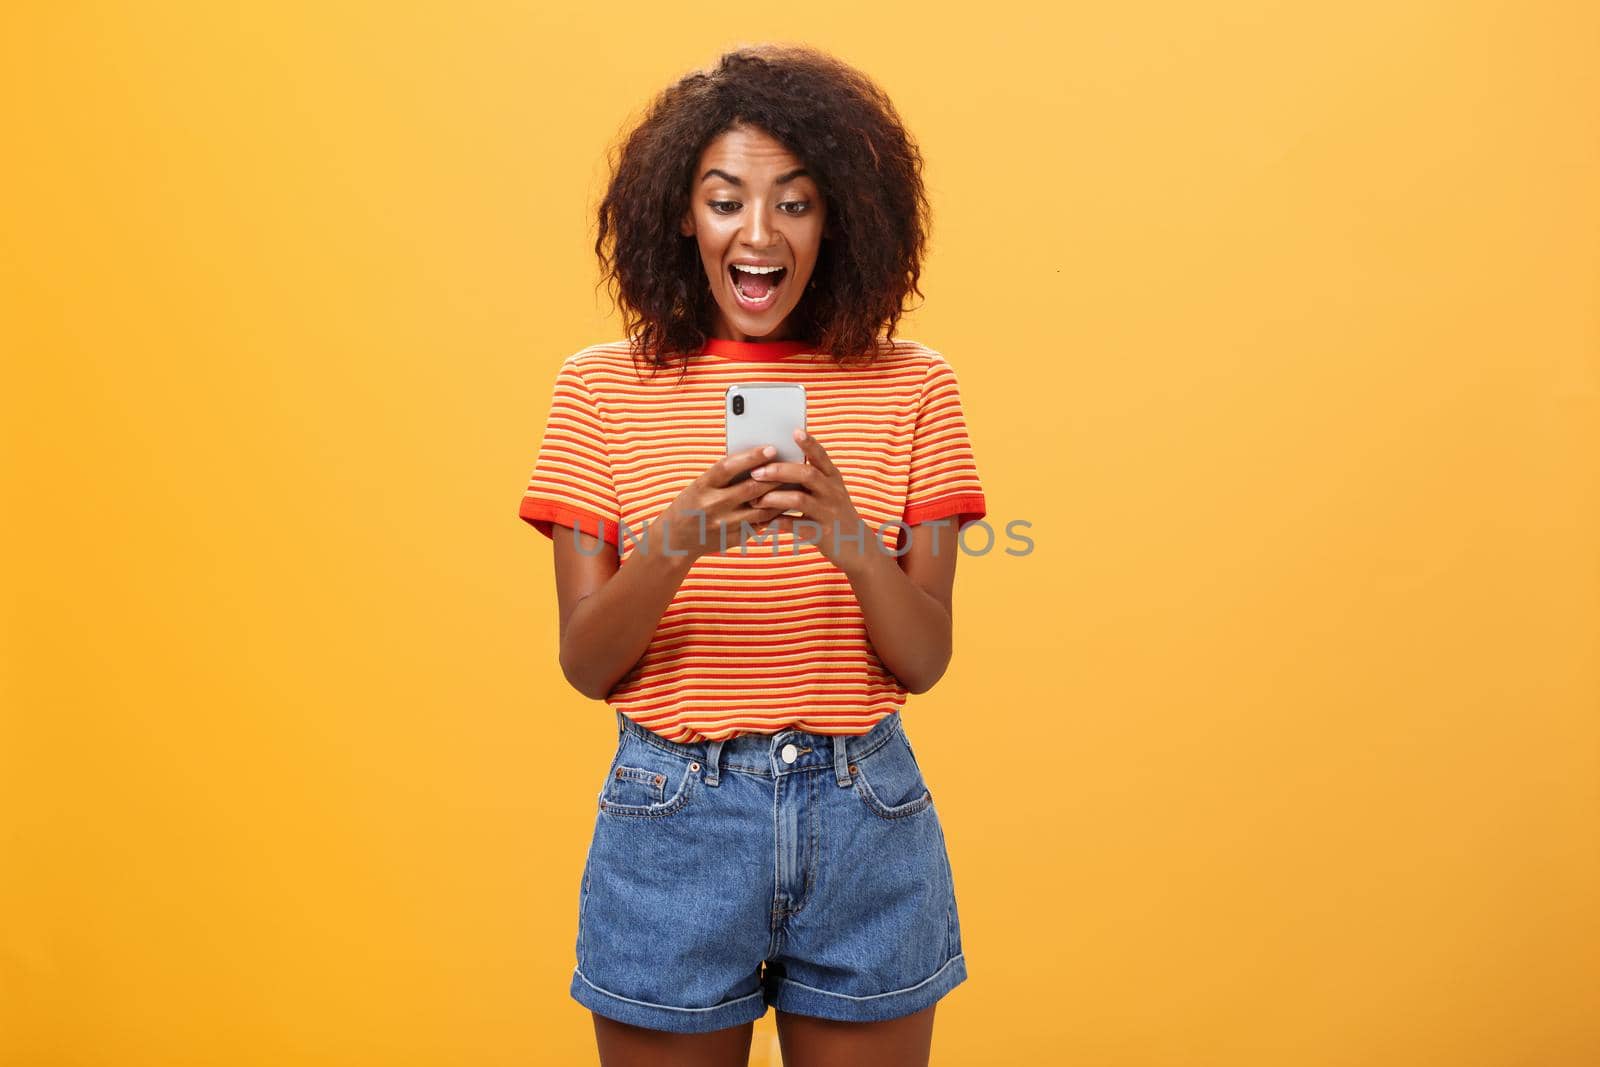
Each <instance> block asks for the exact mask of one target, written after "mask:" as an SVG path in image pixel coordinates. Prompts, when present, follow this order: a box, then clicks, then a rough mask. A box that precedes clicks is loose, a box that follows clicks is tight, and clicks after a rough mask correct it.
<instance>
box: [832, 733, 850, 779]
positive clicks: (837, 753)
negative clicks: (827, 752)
mask: <svg viewBox="0 0 1600 1067" xmlns="http://www.w3.org/2000/svg"><path fill="white" fill-rule="evenodd" d="M845 737H846V735H845V734H834V735H833V777H834V780H835V781H837V782H838V783H839V785H841V786H844V787H848V786H849V785H850V755H849V753H848V752H847V751H846V749H847V748H848V747H849V745H848V742H846V741H845Z"/></svg>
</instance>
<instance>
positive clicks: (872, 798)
mask: <svg viewBox="0 0 1600 1067" xmlns="http://www.w3.org/2000/svg"><path fill="white" fill-rule="evenodd" d="M850 777H851V780H852V781H854V782H855V789H856V794H857V795H858V796H860V797H861V802H862V803H863V804H865V805H866V806H867V809H868V810H869V811H871V812H872V813H873V814H874V815H876V816H878V818H880V819H903V818H905V817H906V816H908V815H916V814H918V813H919V812H923V811H926V810H927V809H928V808H930V807H932V806H933V793H932V792H930V791H929V789H928V785H927V783H926V782H924V781H923V780H922V768H921V767H919V766H917V759H916V757H915V756H914V755H912V753H911V746H910V744H909V743H907V741H906V738H905V734H904V732H903V731H902V730H896V731H895V733H894V736H893V737H892V738H890V739H889V740H888V741H886V742H884V743H883V744H882V745H880V746H879V747H878V748H877V749H875V750H874V751H873V752H871V753H870V754H868V755H867V756H866V757H865V758H864V759H859V760H856V761H854V762H852V763H851V764H850Z"/></svg>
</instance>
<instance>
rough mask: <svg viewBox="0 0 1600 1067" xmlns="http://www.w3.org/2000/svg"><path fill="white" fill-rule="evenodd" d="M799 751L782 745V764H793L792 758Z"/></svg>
mask: <svg viewBox="0 0 1600 1067" xmlns="http://www.w3.org/2000/svg"><path fill="white" fill-rule="evenodd" d="M799 751H800V750H799V749H797V748H795V747H794V746H793V745H784V746H783V762H785V763H793V762H794V758H795V756H796V755H797V754H798V753H799Z"/></svg>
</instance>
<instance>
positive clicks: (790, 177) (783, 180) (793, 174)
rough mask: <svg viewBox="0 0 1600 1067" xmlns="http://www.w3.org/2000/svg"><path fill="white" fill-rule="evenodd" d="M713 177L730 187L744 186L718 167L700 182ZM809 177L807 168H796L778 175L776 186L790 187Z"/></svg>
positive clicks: (704, 175)
mask: <svg viewBox="0 0 1600 1067" xmlns="http://www.w3.org/2000/svg"><path fill="white" fill-rule="evenodd" d="M713 177H716V178H721V179H722V180H723V181H725V182H727V183H728V184H729V185H737V186H740V187H741V188H742V187H743V186H744V182H742V181H740V180H739V179H738V178H737V177H735V176H734V175H732V174H729V173H728V172H727V171H725V170H718V169H717V168H716V167H712V168H711V169H710V170H708V171H706V172H705V173H704V174H702V175H700V180H701V181H702V182H704V181H705V180H706V179H707V178H713ZM809 177H811V175H810V173H808V172H807V171H806V168H804V167H796V168H795V169H794V170H791V171H790V172H789V173H787V174H780V175H778V180H777V182H775V183H774V184H776V185H788V184H789V183H790V182H792V181H794V180H795V179H796V178H809Z"/></svg>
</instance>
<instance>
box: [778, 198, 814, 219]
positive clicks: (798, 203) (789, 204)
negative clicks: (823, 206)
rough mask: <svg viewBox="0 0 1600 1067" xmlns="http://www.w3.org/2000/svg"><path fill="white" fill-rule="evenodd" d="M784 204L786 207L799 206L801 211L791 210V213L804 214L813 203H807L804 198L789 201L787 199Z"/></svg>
mask: <svg viewBox="0 0 1600 1067" xmlns="http://www.w3.org/2000/svg"><path fill="white" fill-rule="evenodd" d="M783 206H784V207H797V208H799V209H800V210H799V211H791V212H789V214H791V215H804V214H805V213H806V208H808V207H810V206H811V205H810V204H808V203H806V202H805V201H804V200H789V201H786V202H785V203H784V204H783Z"/></svg>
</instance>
